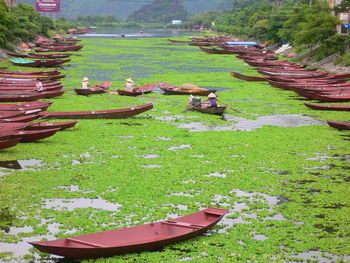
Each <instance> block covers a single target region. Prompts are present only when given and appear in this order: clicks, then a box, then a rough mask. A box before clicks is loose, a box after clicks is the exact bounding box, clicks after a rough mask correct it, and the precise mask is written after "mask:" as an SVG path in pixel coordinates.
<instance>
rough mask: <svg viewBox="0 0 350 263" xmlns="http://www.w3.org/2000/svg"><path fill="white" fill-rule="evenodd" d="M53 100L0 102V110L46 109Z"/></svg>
mask: <svg viewBox="0 0 350 263" xmlns="http://www.w3.org/2000/svg"><path fill="white" fill-rule="evenodd" d="M52 103H53V102H52V101H33V102H27V103H10V104H5V103H1V104H0V110H4V111H18V110H35V109H42V110H46V109H47V108H48V107H49V106H50V105H51V104H52Z"/></svg>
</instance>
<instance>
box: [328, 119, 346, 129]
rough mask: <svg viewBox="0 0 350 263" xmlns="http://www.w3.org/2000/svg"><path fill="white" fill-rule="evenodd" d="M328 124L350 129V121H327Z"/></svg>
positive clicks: (337, 127)
mask: <svg viewBox="0 0 350 263" xmlns="http://www.w3.org/2000/svg"><path fill="white" fill-rule="evenodd" d="M327 124H328V125H329V126H330V127H333V128H336V129H338V130H350V122H340V121H327Z"/></svg>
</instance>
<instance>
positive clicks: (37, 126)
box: [25, 121, 78, 131]
mask: <svg viewBox="0 0 350 263" xmlns="http://www.w3.org/2000/svg"><path fill="white" fill-rule="evenodd" d="M77 123H78V121H65V122H40V123H31V124H28V123H26V125H25V129H26V130H42V129H60V130H61V131H62V130H65V129H69V128H72V127H74V126H75V125H76V124H77Z"/></svg>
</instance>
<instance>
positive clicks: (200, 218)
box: [30, 208, 228, 259]
mask: <svg viewBox="0 0 350 263" xmlns="http://www.w3.org/2000/svg"><path fill="white" fill-rule="evenodd" d="M227 212H228V210H226V209H220V208H207V209H204V210H202V211H199V212H197V213H194V214H191V215H187V216H183V217H179V218H176V219H174V220H165V221H160V222H154V223H150V224H145V225H140V226H135V227H129V228H123V229H116V230H110V231H105V232H99V233H92V234H88V235H82V236H76V237H72V238H66V239H60V240H52V241H42V242H40V241H39V242H30V244H32V245H33V246H34V247H36V248H37V249H38V250H40V251H42V252H46V253H50V254H55V255H59V256H64V257H67V258H75V259H84V258H98V257H109V256H113V255H120V254H125V253H134V252H140V251H145V250H154V249H158V248H160V247H163V246H165V245H168V244H171V243H175V242H180V241H183V240H186V239H189V238H192V237H195V236H197V235H200V234H202V233H204V232H205V231H207V230H208V229H209V228H211V227H213V226H214V225H215V224H217V223H218V222H219V221H220V220H221V219H222V217H223V216H224V215H225V214H226V213H227Z"/></svg>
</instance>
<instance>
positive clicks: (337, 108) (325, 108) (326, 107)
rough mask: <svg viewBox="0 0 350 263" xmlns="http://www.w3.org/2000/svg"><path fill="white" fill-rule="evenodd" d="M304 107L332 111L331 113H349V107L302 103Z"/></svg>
mask: <svg viewBox="0 0 350 263" xmlns="http://www.w3.org/2000/svg"><path fill="white" fill-rule="evenodd" d="M304 104H305V106H307V107H309V108H311V109H314V110H333V111H350V105H324V104H323V105H322V104H311V103H306V102H305V103H304Z"/></svg>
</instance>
